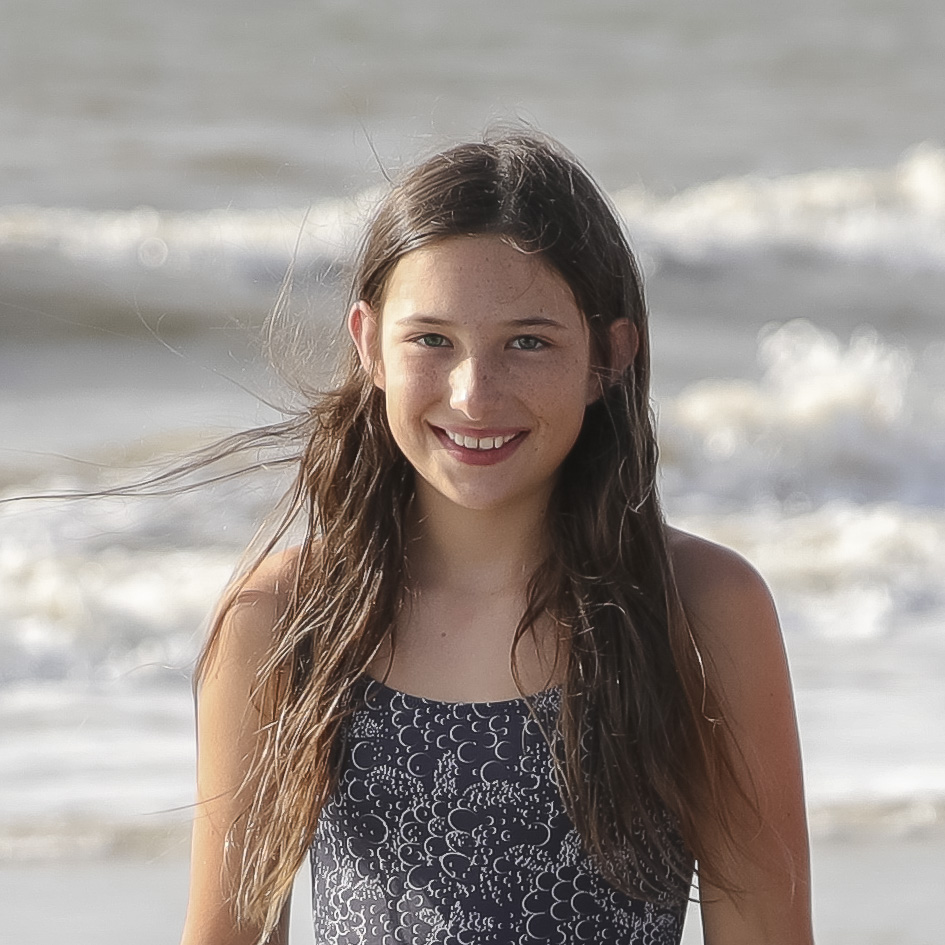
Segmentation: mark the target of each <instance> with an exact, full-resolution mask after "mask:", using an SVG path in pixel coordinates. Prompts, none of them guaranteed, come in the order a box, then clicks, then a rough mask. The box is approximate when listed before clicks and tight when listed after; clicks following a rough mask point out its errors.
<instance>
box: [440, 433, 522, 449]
mask: <svg viewBox="0 0 945 945" xmlns="http://www.w3.org/2000/svg"><path fill="white" fill-rule="evenodd" d="M443 432H444V433H445V434H446V435H447V436H448V437H449V438H450V439H451V440H452V441H453V442H454V443H455V444H456V445H457V446H463V447H465V448H466V449H467V450H497V449H500V448H501V447H502V446H504V445H505V444H506V443H508V442H509V441H510V440H513V439H514V438H515V437H517V436H518V435H519V434H518V433H507V434H505V435H504V436H483V437H479V438H477V437H474V436H464V435H463V434H462V433H453V431H452V430H444V431H443Z"/></svg>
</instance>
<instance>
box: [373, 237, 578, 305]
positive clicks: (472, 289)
mask: <svg viewBox="0 0 945 945" xmlns="http://www.w3.org/2000/svg"><path fill="white" fill-rule="evenodd" d="M456 308H459V309H461V310H462V311H464V312H468V313H470V314H471V313H473V312H477V313H479V314H486V313H488V312H490V311H491V312H498V313H501V312H504V311H507V310H515V311H519V310H521V311H522V312H523V313H524V314H529V315H534V314H539V313H543V314H546V315H549V316H551V315H556V316H558V317H566V318H568V320H569V321H575V322H580V323H583V318H582V316H581V313H580V310H579V309H578V307H577V304H576V302H575V301H574V295H573V294H572V292H571V289H570V288H569V287H568V284H567V283H566V282H565V281H564V279H563V278H562V277H561V275H560V274H559V273H558V272H557V271H556V270H554V269H552V268H551V267H550V266H549V265H548V264H547V263H546V262H545V261H544V260H543V259H542V258H541V257H540V256H537V255H534V254H528V253H523V252H522V251H520V250H518V249H516V248H515V247H514V246H510V245H509V244H508V243H507V242H505V241H504V240H503V239H502V238H501V237H498V236H457V237H451V238H449V239H446V240H442V241H440V242H437V243H433V244H431V245H429V246H423V247H421V248H419V249H415V250H413V251H412V252H410V253H408V254H407V255H406V256H404V257H403V258H402V259H401V260H400V261H399V262H398V263H397V265H396V266H395V267H394V269H393V271H392V272H391V275H390V278H389V279H388V282H387V286H386V287H385V292H384V300H383V304H382V311H383V312H384V314H385V315H387V316H388V317H390V316H393V317H394V318H397V317H406V316H408V315H411V314H416V313H418V312H424V313H428V314H434V313H436V314H441V315H445V314H449V311H450V310H451V309H456ZM428 310H431V311H429V312H428Z"/></svg>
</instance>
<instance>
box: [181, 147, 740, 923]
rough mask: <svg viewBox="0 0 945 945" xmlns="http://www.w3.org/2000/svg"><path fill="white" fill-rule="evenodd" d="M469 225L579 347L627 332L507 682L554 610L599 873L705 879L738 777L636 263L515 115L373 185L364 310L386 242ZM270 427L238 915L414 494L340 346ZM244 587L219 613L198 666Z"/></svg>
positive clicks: (286, 848) (609, 216)
mask: <svg viewBox="0 0 945 945" xmlns="http://www.w3.org/2000/svg"><path fill="white" fill-rule="evenodd" d="M478 234H493V235H498V236H500V237H501V238H503V239H505V240H506V241H508V242H509V243H510V244H511V245H513V246H515V247H516V248H518V249H519V250H521V251H522V252H527V253H533V254H537V255H539V256H540V257H541V258H542V259H543V261H544V262H545V263H546V264H547V265H548V266H550V267H552V268H553V269H554V270H555V271H557V272H558V273H559V274H560V275H561V276H562V277H563V278H564V280H565V281H566V282H567V284H568V286H569V287H570V289H571V291H572V292H573V294H574V298H575V300H576V302H577V304H578V306H579V308H580V309H581V311H582V313H583V314H584V316H585V318H586V319H587V323H588V325H589V328H590V332H591V338H592V348H593V351H594V356H595V358H596V360H597V363H598V364H600V365H605V364H607V363H608V356H609V344H610V341H609V339H610V333H609V326H610V325H611V324H612V323H613V322H614V321H615V320H617V319H622V318H626V319H629V320H630V322H631V323H632V324H633V325H634V326H635V327H636V330H637V333H638V336H639V347H638V349H637V351H636V354H635V356H634V358H633V361H632V363H631V364H630V365H629V366H628V367H627V369H626V370H625V371H623V372H622V373H621V374H620V375H619V376H617V377H609V378H607V382H606V383H604V384H603V386H602V389H603V394H602V396H601V397H600V398H599V399H598V400H597V401H596V402H595V403H594V404H592V405H591V406H590V407H589V408H588V409H587V412H586V415H585V420H584V424H583V427H582V430H581V433H580V436H579V438H578V441H577V443H576V444H575V446H574V448H573V449H572V451H571V452H570V454H569V455H568V457H567V459H566V460H565V463H564V466H563V468H562V471H561V476H560V481H559V484H558V486H557V489H556V492H555V494H554V496H553V498H552V508H551V509H550V513H551V514H550V515H549V520H550V528H551V537H552V541H551V543H550V547H551V548H552V551H551V553H550V554H549V556H548V557H547V558H546V559H545V560H544V561H543V562H542V563H541V565H540V566H539V567H538V569H537V570H536V572H535V573H534V574H533V575H532V577H531V580H530V582H529V585H528V589H527V607H526V611H525V613H524V615H523V616H522V618H521V621H520V623H519V626H518V628H517V632H516V637H515V646H513V655H512V669H513V675H514V677H515V679H516V681H518V679H519V677H518V674H517V670H516V659H515V654H516V648H517V646H518V643H519V642H520V641H521V639H522V638H523V636H524V635H525V634H526V633H528V632H529V631H530V629H531V628H532V627H533V626H534V625H535V623H536V622H537V621H538V620H539V619H543V618H545V617H546V616H550V617H551V618H552V619H553V620H554V622H555V624H556V625H557V626H558V627H560V628H562V629H561V634H562V642H563V643H565V644H566V645H565V646H564V647H563V648H562V652H564V653H565V654H566V655H565V657H564V659H565V661H566V662H565V665H566V676H565V680H564V683H563V685H562V710H561V714H560V718H559V719H558V721H557V736H558V737H551V736H550V737H549V741H550V742H552V746H553V748H554V750H555V757H556V763H557V770H558V777H559V785H560V787H561V791H562V796H563V798H564V801H565V803H566V805H567V808H568V811H569V813H570V815H571V818H572V820H573V822H574V824H575V826H576V828H577V830H578V831H579V832H580V835H581V837H582V839H583V841H584V845H585V847H586V849H587V851H588V853H589V855H591V856H592V857H593V858H594V860H595V862H596V863H597V864H598V865H599V868H600V869H601V870H602V871H603V873H604V874H605V875H606V876H607V878H608V879H610V880H611V882H613V883H614V884H615V885H617V886H619V887H621V888H623V889H624V890H625V891H627V892H629V893H631V894H634V895H638V896H642V897H645V898H648V899H653V900H661V899H666V898H667V897H677V896H678V894H679V889H680V888H683V889H686V888H688V881H689V877H690V875H691V872H692V865H693V863H692V861H693V857H695V858H697V859H699V860H700V868H701V873H702V875H704V876H706V877H707V878H709V879H711V880H712V881H713V882H715V883H716V884H717V885H723V886H724V885H725V884H726V883H727V882H728V877H727V875H726V867H725V863H724V861H722V860H719V859H718V858H717V857H716V858H714V859H712V860H711V861H710V860H709V859H708V858H707V851H708V846H709V838H710V836H711V838H712V843H713V852H715V850H716V845H717V843H718V838H719V837H720V836H721V837H722V838H726V837H727V838H729V840H731V838H732V837H733V836H734V830H733V827H732V824H731V823H730V822H729V819H728V818H729V815H728V813H727V810H726V805H725V804H723V803H721V801H720V798H721V797H723V796H728V794H729V792H730V791H731V790H732V788H733V787H734V788H735V789H736V790H739V791H740V790H742V787H741V784H740V782H739V779H738V776H737V771H738V770H739V766H738V764H737V758H736V753H735V748H734V745H733V742H732V741H731V739H730V738H729V736H728V734H727V732H726V729H725V726H724V724H722V723H721V722H720V711H719V705H720V702H721V700H720V698H719V694H718V693H716V692H714V691H713V689H712V685H711V682H710V680H709V679H707V677H706V674H705V672H704V671H703V666H702V660H701V658H700V654H699V652H698V649H697V647H696V644H695V641H694V638H693V636H692V633H691V631H690V627H689V623H688V621H687V617H686V614H685V612H684V609H683V606H682V603H681V601H680V598H679V594H678V591H677V589H676V584H675V581H674V578H673V570H672V562H671V558H670V554H669V550H668V547H667V538H666V528H665V523H664V519H663V515H662V512H661V508H660V503H659V497H658V494H657V487H656V464H657V446H656V436H655V432H654V425H653V420H652V416H651V410H650V402H649V373H650V363H649V341H648V334H647V317H646V307H645V303H644V298H643V290H642V280H641V275H640V272H639V270H638V267H637V264H636V262H635V259H634V256H633V253H632V251H631V249H630V246H629V244H628V241H627V239H626V237H625V235H624V233H623V231H622V228H621V225H620V223H619V222H618V218H617V215H616V213H615V211H614V209H613V208H612V207H611V205H610V204H609V202H608V201H607V199H606V198H605V197H604V195H603V194H602V193H601V191H600V190H599V189H598V187H597V186H596V185H595V184H594V182H593V181H592V180H591V178H590V176H589V175H588V174H587V172H586V171H585V170H584V169H583V168H582V167H581V165H580V164H579V163H578V161H577V160H576V159H575V158H574V157H573V156H571V155H570V154H568V153H567V152H566V151H565V150H564V149H563V148H561V147H560V146H559V145H557V144H556V143H554V142H552V141H550V140H548V139H546V138H544V137H540V136H538V135H535V134H532V133H522V132H514V133H506V134H501V135H498V136H493V137H487V138H486V139H484V140H483V141H480V142H475V143H469V144H462V145H458V146H455V147H452V148H450V149H448V150H446V151H443V152H441V153H439V154H437V155H435V156H434V157H432V158H430V159H428V160H426V161H424V162H422V163H420V164H419V165H417V166H416V167H414V168H413V169H412V170H409V171H408V172H407V173H405V174H404V175H403V176H402V177H401V178H400V179H399V181H398V182H397V183H395V185H394V186H393V187H392V188H391V190H390V192H389V193H388V194H387V196H386V197H385V198H384V200H383V201H382V203H381V205H380V207H379V209H378V210H377V212H376V213H375V215H374V217H373V219H372V221H371V222H370V224H369V226H368V228H367V230H366V235H365V237H364V240H363V243H362V246H361V249H360V253H359V256H358V260H357V266H356V269H355V273H354V278H353V281H352V288H351V299H350V301H356V300H363V301H365V302H367V303H369V304H370V305H372V306H374V307H375V309H376V310H380V307H381V304H382V301H383V295H384V290H385V287H386V285H387V281H388V279H389V277H390V274H391V272H392V271H393V268H394V266H396V264H397V262H398V260H400V259H401V258H402V257H403V256H405V255H406V254H407V253H409V252H411V251H412V250H414V249H416V248H418V247H421V246H427V245H430V244H432V243H434V242H436V241H438V240H443V239H447V238H450V237H456V236H464V235H478ZM289 434H292V435H295V436H298V437H299V438H300V442H301V443H302V448H301V450H300V453H299V455H298V470H297V476H296V479H295V482H294V484H293V486H292V489H291V490H290V493H289V495H288V496H287V499H286V505H285V509H284V511H285V514H284V517H283V519H282V522H281V525H280V526H279V527H278V528H277V529H276V536H275V538H274V539H273V542H272V543H271V544H270V546H269V547H273V546H274V544H275V542H276V541H278V540H279V539H280V536H282V535H284V534H285V532H286V530H287V529H288V528H289V526H290V523H292V522H298V521H299V520H300V519H301V522H302V526H303V528H302V531H303V535H304V537H303V539H302V542H301V547H300V549H299V552H298V557H297V565H296V568H295V582H294V586H293V588H292V590H291V593H290V595H289V600H288V604H287V606H286V609H285V613H284V614H283V615H282V617H281V619H280V620H279V622H278V625H277V627H276V628H275V634H274V641H275V642H274V644H273V648H272V652H271V653H270V654H269V659H268V661H267V662H266V664H265V665H264V666H263V667H262V668H261V670H260V673H259V693H258V695H259V698H260V700H261V704H262V705H264V706H265V711H266V714H267V718H268V720H269V723H270V724H267V725H264V727H263V730H262V731H261V732H260V739H259V750H258V752H257V754H256V757H255V758H254V759H253V762H252V770H251V772H250V773H249V775H248V777H247V781H246V784H247V785H249V784H251V785H253V790H252V791H250V792H249V795H250V796H248V797H247V798H246V803H247V810H246V814H245V817H244V818H243V820H242V821H241V823H240V824H239V825H237V828H236V829H238V830H239V832H240V840H241V842H240V843H239V844H234V846H237V847H238V848H239V849H241V858H240V861H239V863H234V864H232V865H233V867H234V875H233V880H234V883H235V889H236V899H237V906H238V911H239V914H240V915H241V916H243V917H246V918H248V919H251V920H252V921H254V922H257V923H261V924H262V925H263V926H264V927H265V929H266V932H268V931H269V930H271V929H272V928H273V927H274V925H275V922H276V921H277V918H278V915H279V911H280V908H281V904H282V902H283V901H284V899H285V897H286V896H287V894H288V892H289V891H290V889H291V885H292V878H293V876H294V874H295V872H296V870H297V869H298V867H299V866H300V865H301V864H302V862H303V861H304V858H305V856H306V854H307V851H308V849H309V847H310V845H311V843H312V840H313V836H314V832H315V828H316V823H317V820H318V817H319V813H320V811H321V809H322V806H323V805H324V803H325V802H326V799H327V798H328V796H329V795H330V792H331V790H332V788H333V786H334V784H335V780H336V777H337V772H338V767H339V764H340V762H341V734H342V731H343V724H344V721H345V718H346V717H347V716H348V715H349V714H350V712H351V711H353V708H354V692H355V688H356V684H357V683H358V682H359V680H360V679H361V677H362V675H363V673H364V671H365V669H366V668H367V666H368V664H369V663H370V662H371V660H372V658H373V657H374V656H375V655H376V654H377V653H378V652H379V650H380V648H381V646H382V645H383V644H384V642H385V640H386V639H387V638H389V637H390V635H391V633H392V630H391V628H392V627H393V625H394V623H395V620H396V617H397V614H398V609H399V608H400V606H401V601H402V598H403V590H404V587H403V585H404V575H403V561H404V550H405V548H404V546H405V538H404V522H405V516H406V513H407V509H408V506H409V503H410V501H411V497H412V495H413V471H412V469H411V467H410V466H409V464H408V463H407V462H406V460H405V459H404V457H403V456H402V454H401V453H400V451H399V450H398V448H397V446H396V445H395V443H394V441H393V438H392V436H391V432H390V429H389V427H388V424H387V419H386V414H385V408H384V401H383V395H382V393H381V392H380V391H379V390H378V389H377V388H375V386H374V385H373V383H371V380H370V378H369V377H368V376H367V375H366V374H365V372H364V371H363V370H362V368H361V366H360V363H359V361H358V359H357V356H356V353H355V351H354V349H353V346H352V348H351V350H350V351H349V352H348V355H347V358H346V361H345V363H344V365H343V366H342V368H341V373H340V377H339V381H338V384H337V385H336V386H335V387H334V388H333V389H332V390H330V391H328V392H327V393H324V394H321V395H320V396H318V397H315V398H314V399H313V401H312V403H311V404H310V406H309V407H308V408H307V409H306V410H305V412H304V413H303V414H302V415H301V416H300V417H299V418H297V419H296V420H295V421H292V422H289V423H287V424H286V425H285V426H284V427H282V428H280V430H279V435H281V436H287V435H289ZM252 570H253V569H252V568H250V569H249V570H248V572H247V575H246V576H247V577H248V576H249V575H250V574H251V573H252ZM240 586H241V585H240V584H239V583H237V584H236V585H235V587H234V590H233V593H232V594H231V595H230V598H229V599H228V601H227V602H225V603H224V605H223V606H222V608H221V610H220V612H219V614H218V617H217V621H216V624H215V629H214V632H213V633H211V635H210V638H209V640H208V643H207V645H206V648H205V650H204V653H203V656H202V658H201V662H200V665H199V666H198V672H197V680H198V682H199V679H200V676H201V674H202V673H203V671H204V670H205V668H206V666H207V664H208V661H209V660H210V658H211V657H212V654H213V653H214V652H215V647H216V645H217V642H218V640H219V634H218V633H217V632H216V631H217V630H218V629H219V627H220V624H221V622H222V619H223V617H224V616H225V614H226V611H227V608H228V606H229V605H230V604H231V603H232V601H233V600H236V599H237V598H238V595H239V588H240ZM391 642H392V643H394V644H396V640H393V641H391ZM520 688H521V687H520ZM676 832H678V833H679V834H680V835H681V836H682V838H683V839H684V841H685V844H684V845H683V846H681V845H680V844H679V843H678V842H676V841H675V840H674V834H675V833H676ZM723 846H724V844H723Z"/></svg>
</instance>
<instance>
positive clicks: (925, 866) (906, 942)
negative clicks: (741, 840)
mask: <svg viewBox="0 0 945 945" xmlns="http://www.w3.org/2000/svg"><path fill="white" fill-rule="evenodd" d="M812 861H813V871H812V874H813V901H814V928H815V935H816V941H817V943H818V945H888V943H891V942H895V943H896V945H938V943H939V942H940V941H941V927H942V917H941V914H940V912H941V910H940V908H939V907H938V906H937V905H936V903H937V901H938V897H939V896H940V894H941V890H942V888H945V831H942V830H939V829H933V830H928V831H923V832H921V833H916V832H912V833H905V834H896V833H892V832H889V833H886V834H885V835H884V834H882V833H880V832H877V831H869V832H867V833H866V834H864V835H859V836H857V835H855V834H852V833H850V834H846V835H844V836H831V837H816V838H815V839H814V841H813V849H812ZM187 871H188V866H187V857H186V846H182V845H181V844H180V843H174V844H173V845H170V846H168V847H166V848H165V849H163V850H162V851H160V852H153V853H151V854H148V855H142V854H140V853H139V854H138V855H134V854H133V853H131V852H130V851H126V852H125V853H123V854H122V855H117V856H113V857H98V858H81V857H77V858H69V859H59V860H56V861H50V860H33V861H22V862H14V861H3V862H0V914H2V915H3V917H4V919H3V928H4V936H3V937H4V940H7V941H13V942H27V941H28V942H31V943H33V945H119V943H124V942H127V941H133V942H135V943H136V945H166V943H168V942H170V943H173V942H176V941H177V940H178V938H179V936H180V932H181V927H182V924H183V920H184V911H185V908H186V900H187ZM308 897H309V880H308V873H307V870H304V869H303V870H302V872H301V873H300V875H299V878H298V880H297V882H296V889H295V896H294V900H295V903H296V907H295V908H294V909H293V912H292V932H291V937H290V942H291V945H311V943H312V931H311V925H310V923H309V921H308V909H307V908H305V907H304V904H305V902H306V900H307V899H308ZM701 941H702V936H701V930H700V927H699V922H698V916H697V914H695V912H694V911H691V912H690V915H689V918H688V919H687V923H686V931H685V933H684V935H683V940H682V942H683V945H697V943H699V942H701Z"/></svg>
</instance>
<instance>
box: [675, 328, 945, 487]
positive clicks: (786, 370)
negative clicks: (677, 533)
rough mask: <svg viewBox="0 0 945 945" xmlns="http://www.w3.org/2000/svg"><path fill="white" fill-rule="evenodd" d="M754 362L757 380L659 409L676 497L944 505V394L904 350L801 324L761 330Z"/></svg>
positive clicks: (725, 384)
mask: <svg viewBox="0 0 945 945" xmlns="http://www.w3.org/2000/svg"><path fill="white" fill-rule="evenodd" d="M758 356H759V362H760V366H761V369H762V376H761V378H760V379H759V380H758V381H749V380H743V379H719V380H706V381H701V382H698V383H696V384H694V385H691V386H690V387H688V388H686V389H685V390H683V391H682V392H681V393H680V395H679V396H677V397H676V398H674V399H673V400H672V401H670V402H669V403H666V404H664V405H662V407H661V411H660V418H661V431H662V446H663V460H664V465H663V469H664V473H665V477H666V487H667V491H668V493H669V494H670V495H671V496H673V497H674V499H675V500H677V501H679V502H683V503H690V504H691V503H700V502H703V503H705V502H707V503H710V504H717V503H719V502H725V501H728V502H730V503H732V504H736V505H741V504H744V503H745V502H758V501H763V500H766V499H773V500H777V501H779V502H782V503H783V502H793V503H795V504H801V505H804V504H810V503H812V502H813V503H819V502H822V501H825V500H829V499H834V498H846V497H849V498H852V499H854V500H857V501H871V500H880V499H890V500H894V501H905V502H913V503H917V504H920V505H923V504H930V505H941V504H942V503H943V501H945V386H943V384H942V380H941V377H940V376H935V375H933V374H932V372H931V371H928V372H925V373H921V374H920V373H917V372H916V371H914V369H913V368H914V360H913V356H912V355H911V354H910V353H909V352H908V351H906V350H904V349H902V348H899V347H896V346H894V345H892V344H889V343H888V342H886V341H884V340H883V339H882V338H881V337H880V336H879V335H878V334H877V333H876V332H874V331H872V330H870V329H867V328H864V329H862V330H860V331H859V332H857V333H855V334H854V336H853V337H852V339H851V340H850V342H849V343H848V344H846V345H844V344H841V343H840V341H839V340H838V339H837V338H836V336H834V335H833V334H831V333H830V332H829V331H826V330H825V329H822V328H819V327H817V326H815V325H813V324H812V323H810V322H807V321H803V320H798V321H793V322H790V323H788V324H786V325H782V326H778V327H771V328H769V329H768V330H767V331H766V332H765V333H764V334H763V336H762V338H761V340H760V343H759V352H758Z"/></svg>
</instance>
